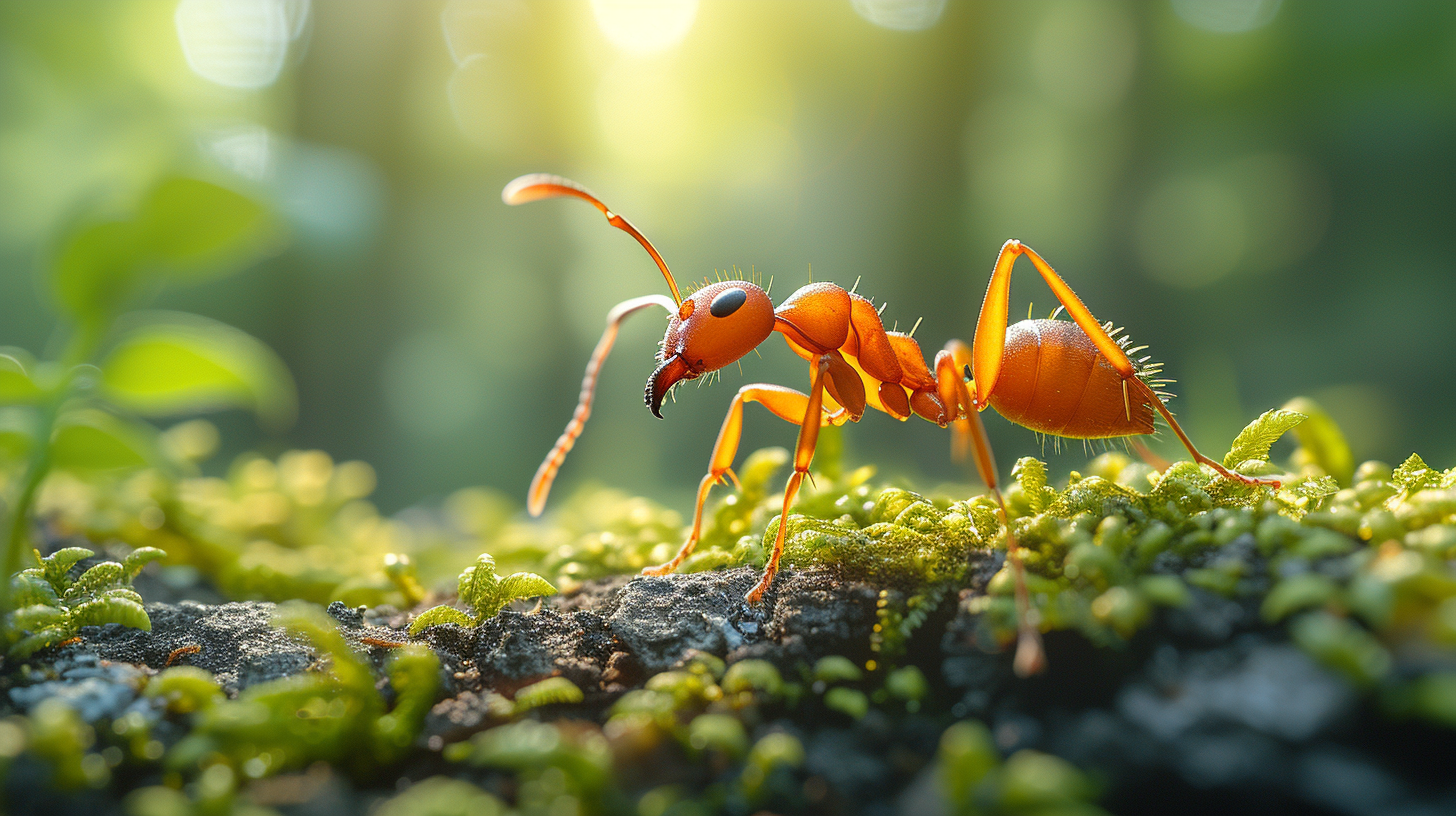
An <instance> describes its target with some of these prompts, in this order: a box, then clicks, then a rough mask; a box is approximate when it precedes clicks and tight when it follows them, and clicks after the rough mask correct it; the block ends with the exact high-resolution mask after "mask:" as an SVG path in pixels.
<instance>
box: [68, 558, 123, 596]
mask: <svg viewBox="0 0 1456 816" xmlns="http://www.w3.org/2000/svg"><path fill="white" fill-rule="evenodd" d="M124 580H126V570H125V568H124V567H122V566H121V565H120V564H118V563H116V562H115V561H102V562H101V563H100V564H97V565H95V566H93V567H91V568H90V569H88V570H86V571H85V572H83V573H81V577H80V578H77V579H76V582H75V583H74V584H71V586H70V588H69V589H67V590H66V594H65V598H66V599H67V600H70V599H71V598H76V597H79V596H81V595H84V594H88V593H93V592H100V591H101V590H103V589H110V588H112V587H114V586H117V585H118V584H120V583H121V582H122V581H124Z"/></svg>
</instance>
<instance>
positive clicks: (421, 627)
mask: <svg viewBox="0 0 1456 816" xmlns="http://www.w3.org/2000/svg"><path fill="white" fill-rule="evenodd" d="M444 623H453V624H456V625H457V626H463V627H465V628H466V629H469V628H470V627H472V626H474V625H475V621H473V620H471V619H470V616H469V615H467V614H465V613H464V612H461V611H460V610H459V609H456V608H455V607H453V606H436V607H434V608H432V609H427V610H425V611H424V612H422V613H420V616H419V617H418V618H415V619H414V621H413V622H412V623H410V628H409V633H410V635H411V636H414V635H418V634H419V633H420V632H423V631H425V630H426V629H428V628H430V627H431V626H439V625H441V624H444Z"/></svg>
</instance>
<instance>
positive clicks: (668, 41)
mask: <svg viewBox="0 0 1456 816" xmlns="http://www.w3.org/2000/svg"><path fill="white" fill-rule="evenodd" d="M592 13H593V14H594V15H596V18H597V25H598V26H599V27H600V28H601V30H602V34H603V35H605V36H606V38H607V40H608V41H610V42H611V43H612V45H615V46H617V47H618V48H620V49H622V50H623V51H627V52H629V53H633V54H653V53H656V52H658V51H666V50H667V49H669V48H671V47H673V46H674V45H677V44H678V43H680V42H682V41H683V38H684V37H686V36H687V35H688V31H689V30H690V29H691V28H692V27H693V20H694V19H695V18H696V17H697V16H698V0H592Z"/></svg>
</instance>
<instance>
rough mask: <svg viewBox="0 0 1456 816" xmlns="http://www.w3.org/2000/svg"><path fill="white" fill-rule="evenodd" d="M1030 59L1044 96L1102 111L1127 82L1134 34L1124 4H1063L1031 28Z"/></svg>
mask: <svg viewBox="0 0 1456 816" xmlns="http://www.w3.org/2000/svg"><path fill="white" fill-rule="evenodd" d="M1031 59H1032V68H1033V72H1034V74H1035V76H1036V80H1037V84H1038V85H1039V86H1040V87H1041V89H1042V91H1043V92H1045V93H1046V94H1047V96H1049V97H1051V98H1052V99H1054V100H1056V101H1057V102H1059V103H1061V104H1063V105H1066V106H1068V107H1071V108H1080V109H1084V110H1107V109H1109V108H1111V107H1113V106H1115V105H1116V104H1117V103H1119V102H1121V101H1122V99H1123V97H1124V96H1126V95H1127V90H1128V86H1129V85H1131V84H1132V76H1133V67H1134V65H1135V64H1136V62H1137V35H1136V32H1135V31H1134V30H1133V25H1132V20H1131V19H1130V16H1129V13H1128V11H1127V9H1126V8H1125V7H1124V6H1116V5H1112V4H1110V3H1099V2H1092V1H1091V0H1064V2H1060V3H1057V4H1056V5H1055V6H1052V7H1051V8H1049V9H1048V13H1047V14H1046V16H1045V17H1043V19H1042V21H1041V23H1040V24H1039V25H1037V27H1036V30H1035V32H1034V33H1033V34H1032V40H1031Z"/></svg>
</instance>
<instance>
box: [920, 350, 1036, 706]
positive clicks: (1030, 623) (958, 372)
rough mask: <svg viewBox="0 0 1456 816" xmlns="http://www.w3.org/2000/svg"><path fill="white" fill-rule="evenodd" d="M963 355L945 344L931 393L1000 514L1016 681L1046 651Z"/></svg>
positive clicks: (964, 352)
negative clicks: (1010, 580) (1011, 599)
mask: <svg viewBox="0 0 1456 816" xmlns="http://www.w3.org/2000/svg"><path fill="white" fill-rule="evenodd" d="M968 352H969V349H967V348H966V344H965V343H962V342H961V341H959V340H952V341H950V342H949V343H947V344H946V347H945V350H944V351H942V352H940V353H939V354H937V355H936V356H935V380H936V383H935V384H936V391H937V392H938V393H939V395H940V397H941V401H942V404H944V405H945V406H946V413H947V414H948V415H949V417H950V418H951V420H952V421H953V422H954V423H955V431H954V432H955V433H956V437H955V439H956V446H957V448H961V447H962V446H964V445H965V444H966V439H965V437H969V443H970V445H971V448H972V450H973V451H974V453H975V462H976V471H977V472H978V473H979V474H980V476H981V481H983V482H985V483H986V488H987V490H988V491H990V493H991V497H992V498H993V499H995V500H996V506H997V508H998V509H1000V511H1001V523H1002V524H1004V525H1006V560H1007V561H1009V562H1010V563H1011V572H1012V575H1013V577H1014V579H1015V582H1016V629H1017V638H1016V656H1015V658H1013V660H1012V668H1013V669H1014V670H1015V672H1016V675H1017V676H1018V677H1030V676H1031V675H1033V674H1039V673H1040V672H1041V671H1043V670H1044V669H1045V668H1046V649H1045V648H1044V647H1043V646H1042V642H1041V629H1040V628H1039V627H1040V621H1039V619H1038V615H1037V612H1036V610H1034V609H1032V608H1031V593H1030V591H1029V590H1027V588H1026V566H1025V565H1024V564H1023V563H1022V562H1021V552H1020V549H1021V548H1020V545H1018V544H1017V543H1016V534H1015V533H1014V532H1012V529H1011V514H1010V513H1008V512H1006V500H1005V499H1004V498H1002V496H1001V485H1000V477H999V476H998V474H997V471H996V457H995V455H994V454H993V453H992V452H991V440H990V438H989V437H987V436H986V426H985V424H983V423H982V422H981V411H980V409H981V406H980V404H979V403H977V402H976V397H975V395H974V394H973V393H972V391H971V390H970V389H969V388H967V387H966V381H967V379H969V377H970V371H971V367H970V365H969V363H968V361H967V359H966V358H967V356H968ZM963 375H964V376H963ZM963 435H964V436H963ZM962 455H964V454H963V453H962Z"/></svg>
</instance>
